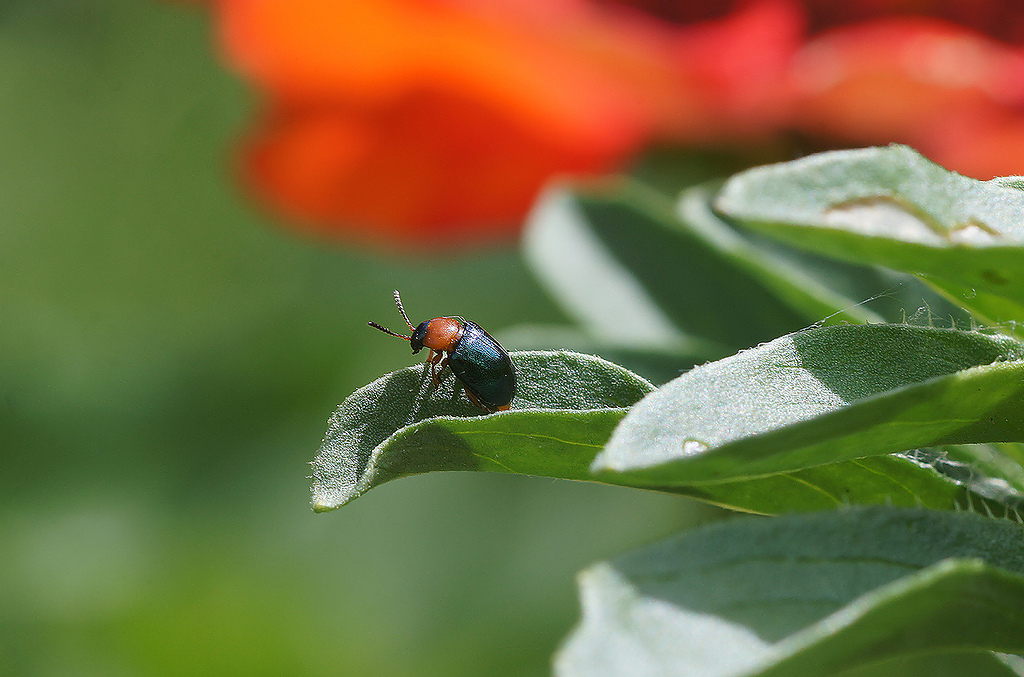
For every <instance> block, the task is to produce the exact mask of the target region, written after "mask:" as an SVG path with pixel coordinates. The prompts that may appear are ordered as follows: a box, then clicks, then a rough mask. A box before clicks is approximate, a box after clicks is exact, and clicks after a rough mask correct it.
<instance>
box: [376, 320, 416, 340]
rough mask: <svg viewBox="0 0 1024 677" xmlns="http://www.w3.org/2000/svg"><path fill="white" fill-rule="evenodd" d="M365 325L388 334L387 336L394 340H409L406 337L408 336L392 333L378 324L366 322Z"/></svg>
mask: <svg viewBox="0 0 1024 677" xmlns="http://www.w3.org/2000/svg"><path fill="white" fill-rule="evenodd" d="M366 324H368V325H370V326H371V327H373V328H374V329H380V330H381V331H382V332H384V333H385V334H388V335H390V336H394V337H395V338H400V339H405V340H406V341H408V340H409V337H408V336H406V335H405V334H399V333H397V332H393V331H391V330H390V329H388V328H387V327H382V326H380V325H379V324H377V323H376V322H367V323H366Z"/></svg>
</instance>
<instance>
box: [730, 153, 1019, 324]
mask: <svg viewBox="0 0 1024 677" xmlns="http://www.w3.org/2000/svg"><path fill="white" fill-rule="evenodd" d="M715 204H716V206H717V208H718V209H719V210H721V212H723V213H724V214H726V215H727V216H729V217H730V218H733V219H736V220H738V221H741V222H743V223H744V224H746V225H748V226H751V227H754V228H758V229H761V230H764V231H765V232H767V233H769V234H770V235H772V236H773V237H776V238H779V239H780V240H783V241H786V242H789V243H791V244H793V245H795V246H798V247H801V248H804V249H808V250H811V251H816V252H820V253H824V254H828V255H831V256H834V257H837V258H840V259H843V260H847V261H854V262H858V263H869V264H879V265H884V266H888V267H890V268H894V269H896V270H902V271H906V272H909V273H914V274H917V275H920V276H922V277H924V278H925V279H927V281H928V282H929V283H930V284H932V285H934V286H935V287H936V288H938V289H939V290H941V291H942V292H943V293H945V294H946V295H947V297H948V298H949V299H950V300H951V301H953V302H955V303H957V304H959V305H961V306H962V307H964V308H967V309H969V310H971V311H972V312H973V313H975V314H976V315H977V316H978V317H979V318H981V319H982V320H984V321H986V322H988V323H1010V322H1015V321H1016V322H1020V321H1024V219H1021V214H1022V213H1024V192H1022V191H1021V190H1019V189H1017V188H1016V187H1014V184H1013V183H1012V182H1009V183H1008V182H1007V181H1006V180H993V181H976V180H974V179H969V178H966V177H963V176H960V175H959V174H956V173H953V172H949V171H947V170H945V169H943V168H942V167H939V166H938V165H936V164H934V163H932V162H930V161H928V160H926V159H925V158H923V157H921V156H920V155H918V154H917V153H915V152H914V151H913V150H911V149H909V148H906V147H904V146H889V147H887V148H867V149H861V150H852V151H835V152H829V153H821V154H818V155H813V156H810V157H807V158H803V159H801V160H797V161H794V162H788V163H783V164H778V165H770V166H766V167H758V168H755V169H751V170H748V171H745V172H742V173H740V174H737V175H736V176H734V177H733V178H732V179H730V180H729V181H728V182H727V183H726V184H725V187H724V188H723V189H722V191H721V193H720V194H719V196H718V199H717V200H716V203H715Z"/></svg>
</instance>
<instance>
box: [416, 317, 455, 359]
mask: <svg viewBox="0 0 1024 677" xmlns="http://www.w3.org/2000/svg"><path fill="white" fill-rule="evenodd" d="M421 330H422V333H421ZM464 330H465V328H464V327H463V325H462V322H459V321H458V320H457V319H455V318H454V317H435V318H434V319H432V320H427V321H426V322H423V323H421V324H420V326H419V327H416V331H414V332H413V338H419V339H420V340H419V341H418V343H420V344H421V345H422V346H423V347H426V348H430V349H431V350H440V351H444V352H447V353H450V352H451V351H452V350H454V349H455V344H456V343H458V341H459V339H460V338H462V333H463V331H464ZM416 349H417V346H416V345H413V352H416Z"/></svg>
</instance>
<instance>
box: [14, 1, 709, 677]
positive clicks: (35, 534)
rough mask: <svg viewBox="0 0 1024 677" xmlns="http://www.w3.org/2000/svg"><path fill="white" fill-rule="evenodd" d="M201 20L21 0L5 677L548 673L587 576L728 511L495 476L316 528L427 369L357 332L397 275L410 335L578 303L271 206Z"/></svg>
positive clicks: (510, 255) (390, 311)
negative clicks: (327, 436) (386, 382)
mask: <svg viewBox="0 0 1024 677" xmlns="http://www.w3.org/2000/svg"><path fill="white" fill-rule="evenodd" d="M209 31H210V27H209V25H208V22H207V17H206V16H205V13H204V12H202V11H199V10H196V9H194V8H189V7H185V6H177V5H174V4H172V3H161V2H146V1H127V0H123V1H113V0H107V1H102V2H100V1H97V0H19V1H15V2H10V1H8V2H3V3H0V305H2V317H3V321H2V324H0V453H2V459H3V461H2V465H0V483H2V493H0V501H2V502H0V544H2V545H0V674H3V675H19V676H35V675H60V676H77V675H104V676H108V675H114V676H121V675H143V676H145V675H218V676H220V677H226V676H230V675H247V676H253V675H325V674H327V675H368V674H378V675H474V676H475V675H482V674H487V675H542V674H546V673H547V672H548V664H549V660H550V654H551V652H552V651H553V650H554V649H555V648H556V646H557V644H558V642H559V641H560V638H561V637H563V636H564V635H565V634H566V632H567V631H568V630H569V628H570V627H571V625H572V624H573V623H574V622H575V620H576V616H577V601H576V592H575V587H574V584H573V578H574V575H575V572H576V571H578V570H579V569H580V568H582V567H584V566H586V565H587V564H588V563H590V562H593V561H594V560H597V559H600V558H603V557H606V556H609V555H613V554H615V553H617V552H620V551H622V550H625V549H628V548H630V547H632V546H636V545H640V544H643V543H646V542H648V541H651V540H653V539H655V538H658V537H660V536H663V535H665V534H668V533H670V532H672V531H675V530H676V529H678V528H680V527H682V526H684V525H687V524H691V523H693V522H694V521H696V520H700V519H703V518H705V517H707V516H708V515H709V513H707V512H706V511H704V510H703V509H701V508H695V507H694V505H693V504H692V503H688V502H686V501H685V500H683V499H679V498H674V497H669V496H661V495H657V494H650V493H643V492H638V491H631V490H626V489H617V488H612V487H603V486H597V485H588V484H575V483H569V482H553V481H550V480H541V479H531V478H523V477H513V476H503V475H491V474H486V473H481V474H468V473H454V474H436V475H429V476H421V477H416V478H412V479H406V480H402V481H399V482H394V483H391V484H389V485H386V486H384V487H382V488H380V489H377V490H375V491H373V492H371V493H370V494H369V495H367V496H365V497H363V498H361V499H360V500H359V501H357V502H356V503H354V504H352V505H351V506H348V507H346V508H344V509H342V510H340V511H338V512H335V513H331V514H327V515H319V516H316V515H314V514H313V513H312V512H310V510H309V507H308V486H307V478H306V476H307V474H308V467H307V465H306V464H307V462H308V461H309V460H310V459H311V458H312V456H313V454H314V452H315V451H316V448H317V446H318V444H319V442H320V438H321V436H322V434H323V431H324V428H325V422H326V420H327V417H328V415H329V414H330V413H331V411H332V409H333V408H334V406H335V405H336V404H337V403H338V402H339V401H341V400H342V399H343V398H344V397H345V396H346V395H348V394H349V393H350V392H351V391H352V390H354V389H355V388H357V387H359V386H361V385H363V384H364V383H366V382H368V381H370V380H372V379H373V378H375V377H377V376H379V375H380V374H382V373H384V372H385V371H388V370H391V369H395V368H398V367H402V366H405V365H407V364H410V363H411V361H412V360H413V359H414V358H412V357H411V356H410V355H409V353H408V350H407V347H405V346H403V345H400V344H398V343H397V342H393V341H391V340H390V339H387V337H384V336H381V335H380V334H378V333H376V332H373V331H372V330H370V329H368V328H367V327H366V325H365V322H366V320H368V319H376V320H378V321H382V322H385V323H390V324H394V323H395V321H396V320H397V314H396V313H395V312H394V308H393V306H392V305H391V290H392V289H393V288H398V289H401V290H402V291H403V295H404V300H405V302H406V307H407V308H408V309H409V310H410V313H411V314H412V315H414V316H415V317H414V318H413V319H424V318H426V317H428V316H433V315H439V314H446V313H459V314H462V315H465V316H467V317H471V318H473V319H474V320H475V321H477V322H478V323H480V324H482V325H483V326H485V327H487V328H488V329H493V330H496V331H497V332H499V333H500V330H501V328H503V327H507V326H510V325H513V324H519V323H535V322H550V321H563V320H564V318H562V316H561V315H560V314H559V311H558V310H557V309H556V308H555V306H554V305H553V304H552V303H551V302H550V301H549V300H548V299H547V297H546V296H545V295H544V293H543V291H542V290H541V289H540V288H539V286H538V285H537V283H536V282H535V281H534V280H533V279H532V277H531V275H530V273H529V271H528V270H527V269H526V268H525V266H524V264H523V262H522V260H521V258H520V256H519V254H518V252H516V251H511V250H510V251H504V252H488V253H476V254H472V255H466V256H459V257H455V256H451V257H449V258H438V257H435V256H427V255H422V256H410V257H406V258H397V257H386V256H384V255H382V254H367V253H365V252H356V251H346V250H344V249H342V248H340V247H329V246H325V245H322V244H320V243H316V242H311V241H307V240H303V239H301V238H298V237H293V236H291V235H289V234H288V233H287V232H286V231H284V230H282V229H280V228H279V227H278V226H275V225H274V224H272V223H271V222H270V221H269V220H268V219H267V218H265V217H264V216H262V215H261V214H259V213H258V212H256V211H255V210H254V209H252V208H251V207H250V206H249V205H248V204H247V203H246V201H245V199H244V198H243V197H242V196H241V195H240V194H239V192H238V189H237V188H236V186H235V185H234V181H233V176H232V171H231V165H230V161H229V158H230V151H231V146H232V140H233V138H235V136H236V135H237V133H238V132H239V130H241V129H242V128H244V125H245V123H246V120H247V118H248V115H249V112H248V111H249V106H250V105H251V103H252V101H251V100H250V99H249V95H248V94H247V92H246V91H245V89H244V87H243V86H242V85H241V84H240V83H239V82H237V81H236V80H235V79H233V78H232V77H231V76H230V75H229V74H227V73H226V72H224V71H223V70H222V69H221V68H220V66H219V64H218V63H217V59H216V56H215V54H214V53H213V51H212V49H211V47H210V42H211V41H210V36H209ZM496 297H500V303H495V301H494V300H495V298H496Z"/></svg>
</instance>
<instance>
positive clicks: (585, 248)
mask: <svg viewBox="0 0 1024 677" xmlns="http://www.w3.org/2000/svg"><path fill="white" fill-rule="evenodd" d="M524 248H525V253H526V256H527V260H528V261H529V262H530V265H531V266H532V268H533V269H534V271H535V272H536V274H537V276H538V277H539V278H540V279H541V280H542V281H543V282H544V283H545V285H546V286H547V287H548V289H549V290H551V292H552V294H553V295H554V297H555V298H556V299H557V300H558V301H559V302H560V303H561V304H562V305H563V307H564V308H565V309H566V312H567V313H568V314H569V315H570V316H571V317H573V318H574V319H575V320H577V322H579V324H580V325H581V326H582V327H583V328H584V329H585V330H586V331H587V332H588V333H590V334H592V335H594V336H595V337H596V338H597V339H599V340H601V341H605V342H608V343H619V344H623V345H626V346H629V347H634V348H658V349H664V350H667V351H677V352H678V351H682V352H684V353H687V354H699V355H703V358H704V359H710V358H715V357H721V356H724V355H727V354H729V353H731V352H734V351H735V350H738V349H740V348H744V347H746V346H750V345H754V344H756V343H758V342H761V341H765V340H768V339H771V338H774V337H776V336H778V335H780V334H783V333H787V332H790V331H794V330H796V329H799V328H801V327H804V326H807V324H809V323H811V322H815V321H817V320H819V319H821V315H819V314H818V313H817V311H815V312H814V313H812V314H811V315H808V314H805V313H804V312H803V310H804V309H800V310H796V309H794V308H793V307H792V306H790V305H789V304H787V303H785V302H783V301H781V300H779V299H778V298H776V296H775V294H774V293H773V292H772V291H771V290H768V289H766V288H765V286H764V284H763V283H762V282H761V280H759V279H758V278H757V277H756V276H754V275H752V274H751V273H750V272H749V271H748V270H747V269H746V268H745V267H744V266H741V265H738V264H737V261H736V260H734V257H733V256H732V255H731V254H729V253H728V252H725V251H722V250H720V249H719V248H718V247H717V246H716V245H715V244H714V243H712V242H709V241H708V240H707V239H706V238H705V237H704V236H703V235H702V234H701V233H700V232H699V231H694V230H690V229H688V228H686V227H684V226H681V225H680V223H679V220H678V217H677V216H676V214H674V213H673V205H672V202H671V201H669V200H665V199H664V198H662V197H660V196H658V195H656V194H654V193H653V192H651V191H645V190H643V189H641V188H640V187H638V186H636V185H632V184H623V185H616V187H615V189H614V190H606V191H604V192H598V191H590V192H585V191H582V190H580V191H575V192H573V191H570V190H558V191H551V192H549V193H548V194H547V195H546V196H545V197H544V198H543V199H542V201H541V202H540V203H539V205H538V206H537V208H536V209H535V211H534V214H533V215H532V216H531V218H530V224H529V227H528V229H527V232H526V234H525V236H524ZM570 251H571V252H572V256H566V255H565V252H570ZM723 308H728V312H722V309H723Z"/></svg>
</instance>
